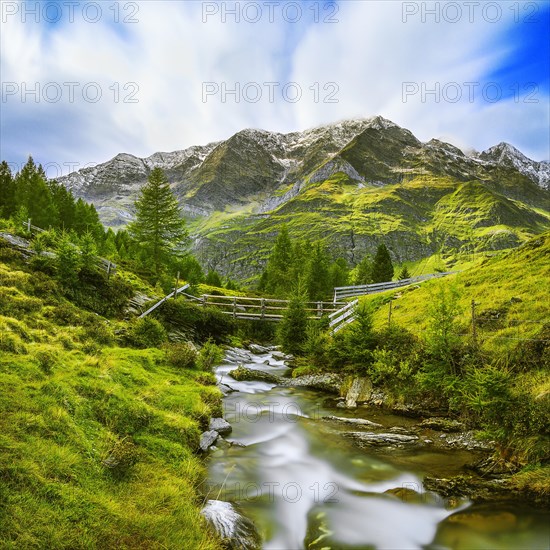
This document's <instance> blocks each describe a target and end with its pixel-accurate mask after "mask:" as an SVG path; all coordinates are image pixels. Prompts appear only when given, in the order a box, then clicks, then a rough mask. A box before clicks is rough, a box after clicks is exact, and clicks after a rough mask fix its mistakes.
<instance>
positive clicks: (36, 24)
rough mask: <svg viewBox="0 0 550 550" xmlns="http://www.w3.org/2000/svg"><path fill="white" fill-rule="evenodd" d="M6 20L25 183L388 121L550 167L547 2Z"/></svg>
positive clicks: (11, 151)
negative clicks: (212, 146) (29, 163)
mask: <svg viewBox="0 0 550 550" xmlns="http://www.w3.org/2000/svg"><path fill="white" fill-rule="evenodd" d="M0 7H1V25H2V29H1V34H0V42H1V44H0V45H1V52H0V61H1V74H0V78H1V81H2V97H1V100H0V109H1V112H0V115H1V117H0V118H1V121H0V158H1V159H4V160H7V161H9V162H11V163H12V164H13V166H14V167H15V168H16V167H18V166H20V165H21V163H23V162H24V161H25V159H26V157H27V156H28V155H29V154H32V155H33V156H34V157H35V159H36V160H37V161H38V162H41V163H43V164H45V165H49V167H50V168H49V170H48V173H49V174H50V175H51V176H55V175H56V174H57V173H58V172H59V171H61V172H63V173H66V172H67V171H68V170H69V166H70V167H75V166H76V167H82V166H85V165H90V164H94V163H98V162H103V161H105V160H108V159H109V158H111V157H113V156H114V155H116V154H117V153H120V152H127V153H132V154H135V155H137V156H148V155H150V154H152V153H154V152H156V151H172V150H176V149H183V148H185V147H188V146H191V145H195V144H203V143H207V142H210V141H216V140H220V139H225V138H227V137H229V136H231V135H232V134H233V133H235V132H237V131H239V130H241V129H243V128H246V127H254V128H263V129H267V130H273V131H280V132H289V131H296V130H303V129H306V128H309V127H312V126H316V125H320V124H327V123H331V122H336V121H338V120H342V119H347V118H355V117H369V116H373V115H377V114H381V115H383V116H385V117H386V118H389V119H391V120H393V121H394V122H396V123H397V124H400V125H401V126H404V127H406V128H409V129H410V130H411V131H412V132H413V133H414V134H415V135H416V136H417V137H418V138H419V139H422V140H426V141H427V140H429V139H431V138H432V137H435V138H438V139H443V140H447V141H450V142H451V143H453V144H455V145H457V146H459V147H462V148H463V149H468V148H475V149H478V150H483V149H486V148H488V147H490V146H492V145H495V144H496V143H499V142H501V141H507V142H510V143H512V144H513V145H514V146H516V147H518V148H519V149H520V150H522V151H523V152H524V153H525V154H526V155H528V156H529V157H531V158H534V159H536V160H543V159H549V158H550V143H549V141H550V130H549V128H550V107H549V89H550V66H549V59H550V51H549V48H550V46H549V44H550V36H549V35H550V31H549V27H550V19H549V18H550V2H549V1H547V0H545V1H538V2H533V1H530V2H519V1H508V2H504V1H501V2H481V1H480V2H445V1H441V0H440V1H439V2H437V3H436V2H399V1H391V0H382V1H377V0H373V1H371V0H357V1H354V0H345V1H340V2H327V1H315V0H309V1H307V2H289V1H286V0H278V2H269V1H260V2H219V1H218V2H196V1H192V0H185V1H178V0H171V1H162V0H150V1H136V2H127V1H125V0H120V1H118V2H116V1H115V0H102V1H101V2H80V3H79V4H78V5H75V6H74V7H71V6H70V5H69V4H68V3H67V2H64V1H63V0H57V1H56V2H53V1H43V2H35V1H30V2H19V1H15V0H14V1H9V0H1V1H0ZM235 10H236V11H235ZM224 92H225V93H224Z"/></svg>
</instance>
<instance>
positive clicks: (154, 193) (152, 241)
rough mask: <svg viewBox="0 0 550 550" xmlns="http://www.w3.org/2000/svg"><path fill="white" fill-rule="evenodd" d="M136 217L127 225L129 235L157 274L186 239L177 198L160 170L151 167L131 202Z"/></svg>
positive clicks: (179, 250) (182, 245) (181, 249)
mask: <svg viewBox="0 0 550 550" xmlns="http://www.w3.org/2000/svg"><path fill="white" fill-rule="evenodd" d="M135 209H136V219H135V221H134V222H132V223H131V224H130V226H129V227H128V231H129V232H130V235H131V236H132V238H133V239H134V240H135V241H136V242H137V243H139V244H140V245H141V246H142V247H143V248H144V249H145V250H146V251H147V253H148V255H149V257H150V259H151V262H152V264H153V268H154V271H155V274H156V276H157V277H159V276H160V274H161V272H162V267H163V264H164V263H165V262H166V261H167V260H168V259H169V257H170V256H171V255H180V254H181V253H182V252H183V249H184V246H185V244H186V242H187V231H186V229H185V223H184V221H183V219H182V217H181V215H180V209H179V205H178V201H177V199H176V197H175V196H174V194H173V193H172V190H171V189H170V185H169V183H168V180H167V179H166V176H165V175H164V172H163V171H162V170H161V169H160V168H154V169H153V170H152V171H151V174H150V175H149V180H148V183H146V184H145V186H144V187H143V188H142V189H141V191H140V194H139V197H138V199H137V201H136V202H135Z"/></svg>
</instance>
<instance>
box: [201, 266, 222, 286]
mask: <svg viewBox="0 0 550 550" xmlns="http://www.w3.org/2000/svg"><path fill="white" fill-rule="evenodd" d="M205 283H206V284H207V285H210V286H216V287H218V288H221V287H222V286H223V283H222V278H221V277H220V275H219V273H218V272H217V271H216V270H214V269H210V270H209V271H208V273H207V275H206V280H205Z"/></svg>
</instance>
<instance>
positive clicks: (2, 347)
mask: <svg viewBox="0 0 550 550" xmlns="http://www.w3.org/2000/svg"><path fill="white" fill-rule="evenodd" d="M0 351H4V352H6V353H17V354H20V355H23V354H25V353H27V348H26V347H25V344H23V342H21V339H20V338H19V337H18V336H17V335H16V334H13V333H12V332H8V331H6V330H2V328H1V327H0Z"/></svg>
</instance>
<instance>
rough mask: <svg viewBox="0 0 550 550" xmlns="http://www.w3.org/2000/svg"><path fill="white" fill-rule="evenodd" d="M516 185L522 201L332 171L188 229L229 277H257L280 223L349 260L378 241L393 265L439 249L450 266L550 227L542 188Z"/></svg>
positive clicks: (423, 178) (467, 185)
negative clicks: (274, 201) (275, 198)
mask: <svg viewBox="0 0 550 550" xmlns="http://www.w3.org/2000/svg"><path fill="white" fill-rule="evenodd" d="M503 181H505V180H503ZM506 181H507V180H506ZM519 184H521V185H522V186H523V187H522V189H523V188H524V187H527V188H528V189H526V191H525V193H526V197H528V198H529V200H525V201H521V200H518V198H516V197H515V195H514V193H513V190H511V189H509V187H510V186H506V185H504V184H503V185H502V186H501V187H499V186H495V185H493V184H488V183H486V182H481V181H474V180H472V181H462V180H459V179H456V178H453V177H450V176H434V175H418V176H415V177H412V178H411V179H405V180H404V181H401V182H399V183H395V184H386V185H383V186H377V185H373V184H361V183H357V181H354V180H352V179H351V178H350V177H349V176H348V175H346V174H345V173H343V172H338V173H336V174H334V175H332V176H330V177H329V178H328V179H325V180H324V181H318V182H311V183H309V184H307V185H305V187H303V188H302V190H301V191H300V192H299V193H298V194H297V195H296V196H295V197H293V198H291V199H289V200H287V201H286V202H284V203H283V204H282V205H280V206H278V207H277V208H275V209H274V210H272V211H270V212H269V214H254V213H252V212H250V211H247V212H241V213H239V212H238V211H235V210H234V209H233V210H231V211H227V212H217V213H216V214H215V215H214V216H212V217H209V218H207V219H206V220H195V221H193V222H192V223H191V230H192V232H193V233H195V234H196V235H198V236H202V237H201V238H200V239H199V241H197V245H196V248H197V249H198V251H199V255H201V256H202V257H203V258H204V259H208V260H209V261H211V262H214V263H216V259H219V265H220V268H221V269H222V270H227V269H228V265H229V264H231V267H230V268H229V269H230V271H231V276H232V277H235V278H242V279H246V278H249V277H254V276H255V275H258V273H259V271H260V268H261V266H262V265H263V263H264V262H265V259H266V257H267V255H268V252H269V249H270V247H271V246H272V243H273V241H274V239H275V237H276V235H277V233H278V231H279V230H280V228H281V226H282V225H283V224H286V225H287V226H288V228H289V231H290V232H291V235H292V236H294V237H296V238H301V239H310V240H312V241H316V240H322V241H324V242H325V244H326V245H327V246H328V247H329V249H330V250H331V251H332V253H333V255H334V256H335V257H337V256H340V257H344V258H346V259H347V260H348V261H349V262H350V263H351V264H355V263H357V262H359V261H360V260H361V258H362V257H363V256H364V255H365V254H366V253H369V254H373V253H374V252H375V251H376V247H377V246H378V244H379V243H380V242H384V243H385V244H386V245H387V246H388V248H389V249H390V251H391V253H392V256H393V259H394V261H395V262H397V263H402V262H418V261H420V260H421V259H425V258H429V257H430V256H432V255H434V254H438V255H443V256H444V257H445V258H446V259H448V260H449V262H448V264H449V265H447V266H446V267H447V268H449V267H452V265H454V264H456V263H461V262H464V261H466V262H467V261H469V258H468V257H469V256H471V254H472V252H474V251H475V252H477V253H484V252H491V251H496V250H503V249H510V248H513V247H515V246H517V245H518V244H521V243H523V242H525V241H526V240H528V239H529V238H531V237H533V236H535V235H537V234H540V233H542V232H544V231H547V230H548V229H549V228H550V200H549V198H548V193H547V192H546V191H543V190H542V189H539V188H537V186H536V185H535V184H534V183H532V182H526V181H524V180H522V181H521V182H518V185H519ZM531 199H532V200H531ZM535 205H536V206H535ZM444 267H445V266H444Z"/></svg>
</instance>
